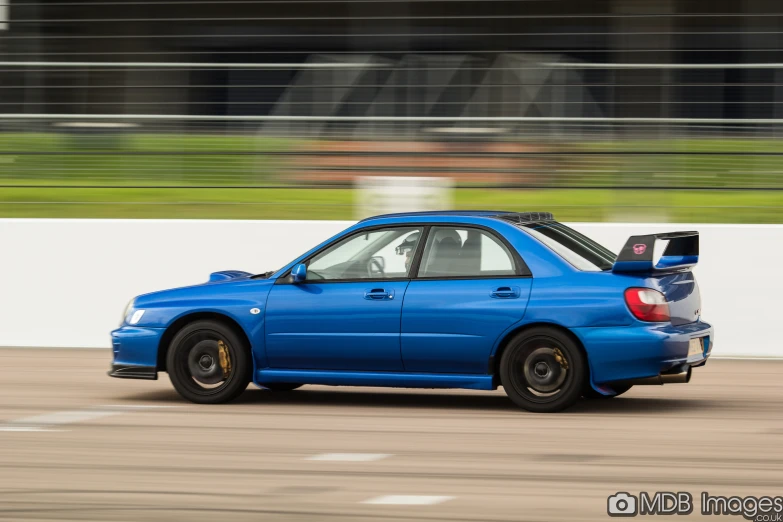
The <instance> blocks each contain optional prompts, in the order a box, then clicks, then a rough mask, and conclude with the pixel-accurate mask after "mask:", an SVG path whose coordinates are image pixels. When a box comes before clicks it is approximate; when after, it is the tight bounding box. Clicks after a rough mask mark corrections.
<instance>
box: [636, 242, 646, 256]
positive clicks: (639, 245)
mask: <svg viewBox="0 0 783 522" xmlns="http://www.w3.org/2000/svg"><path fill="white" fill-rule="evenodd" d="M645 251H647V245H645V244H644V243H636V244H635V245H634V246H633V253H634V254H636V255H637V256H640V255H642V254H644V253H645Z"/></svg>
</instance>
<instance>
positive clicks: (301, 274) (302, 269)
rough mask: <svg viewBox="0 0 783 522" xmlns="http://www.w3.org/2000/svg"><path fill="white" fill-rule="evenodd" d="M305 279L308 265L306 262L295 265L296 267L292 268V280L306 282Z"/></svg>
mask: <svg viewBox="0 0 783 522" xmlns="http://www.w3.org/2000/svg"><path fill="white" fill-rule="evenodd" d="M305 279H307V265H305V264H304V263H299V264H298V265H294V268H292V269H291V282H292V283H294V284H297V283H304V281H305Z"/></svg>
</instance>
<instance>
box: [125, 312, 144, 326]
mask: <svg viewBox="0 0 783 522" xmlns="http://www.w3.org/2000/svg"><path fill="white" fill-rule="evenodd" d="M142 315H144V310H136V311H135V312H133V315H132V316H131V318H130V319H129V320H128V324H136V323H138V322H139V321H141V316H142Z"/></svg>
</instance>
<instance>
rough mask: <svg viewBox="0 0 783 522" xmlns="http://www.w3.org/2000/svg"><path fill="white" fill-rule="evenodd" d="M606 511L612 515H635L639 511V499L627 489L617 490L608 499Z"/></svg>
mask: <svg viewBox="0 0 783 522" xmlns="http://www.w3.org/2000/svg"><path fill="white" fill-rule="evenodd" d="M606 512H607V513H609V516H610V517H635V516H636V515H637V514H638V513H639V510H638V509H637V499H636V497H635V496H634V495H631V494H629V493H626V492H625V491H620V492H617V493H615V494H614V495H612V496H611V497H609V498H608V499H607V503H606Z"/></svg>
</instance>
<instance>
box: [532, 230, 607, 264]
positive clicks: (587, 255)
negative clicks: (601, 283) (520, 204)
mask: <svg viewBox="0 0 783 522" xmlns="http://www.w3.org/2000/svg"><path fill="white" fill-rule="evenodd" d="M518 226H519V227H522V228H525V229H527V232H528V233H530V235H531V236H533V237H535V238H536V239H538V240H539V241H541V242H542V243H544V244H545V245H546V246H548V247H549V248H550V249H552V250H554V251H555V252H556V253H557V254H558V255H559V256H560V257H562V258H563V259H565V260H566V261H568V262H569V263H571V264H572V265H573V266H574V267H576V268H578V269H579V270H583V271H586V272H600V271H602V270H610V269H611V268H612V265H614V261H615V259H616V258H617V256H616V255H615V254H614V253H612V252H611V251H610V250H609V249H607V248H606V247H603V246H601V245H599V244H598V243H596V242H595V241H593V240H592V239H590V238H589V237H587V236H585V235H582V234H580V233H579V232H577V231H576V230H574V229H572V228H569V227H567V226H565V225H563V224H562V223H558V222H556V221H538V222H534V223H522V224H519V225H518Z"/></svg>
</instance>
